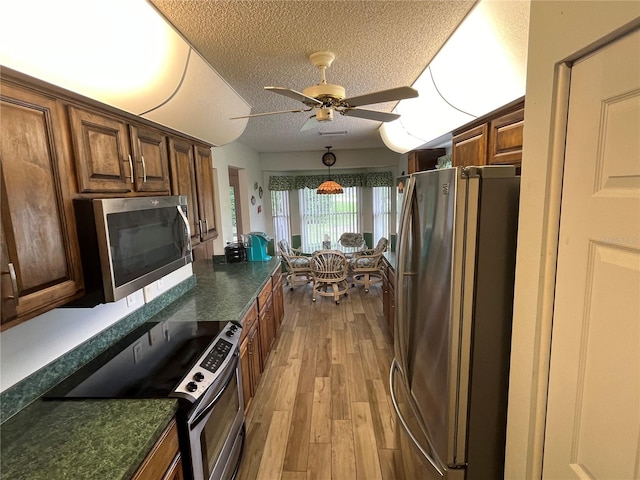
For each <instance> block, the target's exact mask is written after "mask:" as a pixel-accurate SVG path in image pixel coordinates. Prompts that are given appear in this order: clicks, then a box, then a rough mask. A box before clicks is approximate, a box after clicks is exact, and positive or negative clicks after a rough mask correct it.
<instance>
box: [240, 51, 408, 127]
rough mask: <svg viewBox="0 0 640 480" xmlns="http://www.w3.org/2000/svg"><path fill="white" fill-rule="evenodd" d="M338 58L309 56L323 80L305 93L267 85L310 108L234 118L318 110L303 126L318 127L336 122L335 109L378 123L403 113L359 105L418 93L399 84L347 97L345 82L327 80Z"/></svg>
mask: <svg viewBox="0 0 640 480" xmlns="http://www.w3.org/2000/svg"><path fill="white" fill-rule="evenodd" d="M335 58H336V56H335V55H334V54H333V53H332V52H316V53H312V54H311V55H310V56H309V60H310V61H311V63H312V64H313V65H315V66H316V67H318V69H319V70H320V83H319V84H317V85H312V86H310V87H307V88H305V89H304V90H303V91H302V93H301V92H298V91H296V90H292V89H290V88H285V87H264V88H265V90H269V91H271V92H274V93H277V94H279V95H283V96H285V97H289V98H293V99H294V100H298V101H300V102H302V103H303V104H304V105H305V106H306V107H308V108H307V109H305V110H284V111H277V112H265V113H254V114H252V115H246V116H243V117H234V118H236V119H237V118H250V117H260V116H264V115H275V114H280V113H299V112H308V111H311V110H314V109H315V114H314V115H312V116H311V117H310V120H311V121H307V122H306V123H305V124H304V125H303V126H302V128H301V129H300V130H302V131H304V130H308V129H310V128H314V127H316V126H317V124H318V122H330V121H332V120H333V118H334V114H335V112H338V113H339V114H340V115H346V116H350V117H358V118H364V119H366V120H373V121H376V122H392V121H394V120H397V119H398V118H399V117H400V115H398V114H395V113H387V112H383V111H379V110H367V109H361V108H357V107H360V106H362V105H372V104H376V103H386V102H395V101H398V100H405V99H408V98H415V97H417V96H418V92H417V91H416V90H414V89H413V88H411V87H397V88H391V89H389V90H381V91H379V92H372V93H368V94H364V95H358V96H356V97H351V98H346V91H345V89H344V87H343V86H341V85H334V84H331V83H327V79H326V76H325V73H326V69H327V68H329V67H330V66H331V64H332V63H333V61H334V60H335Z"/></svg>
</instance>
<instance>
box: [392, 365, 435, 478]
mask: <svg viewBox="0 0 640 480" xmlns="http://www.w3.org/2000/svg"><path fill="white" fill-rule="evenodd" d="M399 369H400V366H399V365H398V362H397V361H396V359H395V358H394V359H393V361H392V362H391V369H390V371H389V392H390V393H391V402H392V403H393V408H394V410H395V411H396V415H397V416H398V419H399V420H400V423H401V424H402V428H404V431H405V432H407V435H408V436H409V438H410V439H411V441H412V442H413V443H414V445H415V446H416V448H417V449H418V450H419V451H420V453H421V454H422V456H424V458H426V459H427V461H428V462H429V463H430V464H431V466H433V468H435V470H436V471H437V472H438V473H439V474H440V475H441V476H443V477H444V474H445V468H444V465H443V463H442V461H441V460H440V458H438V455H437V454H436V452H435V449H434V448H433V445H432V444H431V440H430V439H429V438H428V437H427V435H426V434H425V437H426V439H427V443H428V444H429V449H430V450H431V451H432V452H433V456H432V455H431V454H429V453H428V452H426V451H425V449H424V448H423V447H422V445H420V443H419V442H418V440H417V439H416V437H415V435H414V434H413V432H412V431H411V429H410V428H409V425H408V424H407V421H406V420H405V419H404V417H403V416H402V412H401V411H400V407H399V406H398V400H397V399H396V393H395V390H394V388H393V381H394V378H395V372H396V370H399ZM412 409H413V407H412ZM434 457H435V458H434Z"/></svg>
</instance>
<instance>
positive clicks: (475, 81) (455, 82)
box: [379, 0, 530, 153]
mask: <svg viewBox="0 0 640 480" xmlns="http://www.w3.org/2000/svg"><path fill="white" fill-rule="evenodd" d="M529 7H530V2H529V1H528V0H527V1H524V0H516V1H509V2H505V1H499V0H497V1H496V0H481V1H480V2H479V3H478V4H477V5H476V6H475V7H474V8H473V10H472V11H471V12H470V13H469V15H468V16H467V17H466V18H465V20H464V21H463V22H462V23H461V24H460V26H459V27H458V28H457V29H456V31H455V32H454V33H453V35H452V36H451V38H449V40H448V41H447V42H446V43H445V45H444V46H443V47H442V49H441V50H440V51H439V52H438V54H437V55H436V56H435V57H434V58H433V60H432V61H431V63H430V64H429V65H428V67H427V68H426V69H425V70H424V72H422V74H421V75H420V77H419V78H418V79H417V80H416V82H415V83H414V84H413V88H415V89H416V90H418V92H419V94H420V95H419V97H417V98H412V99H408V100H402V101H400V102H398V104H397V105H396V108H395V109H394V110H393V111H394V112H395V113H399V114H400V115H401V117H400V118H399V119H398V120H396V121H394V122H390V123H385V124H383V125H382V126H381V127H380V129H379V131H380V135H381V137H382V139H383V141H384V142H385V144H386V145H387V147H389V148H390V149H392V150H394V151H396V152H399V153H405V152H407V151H409V150H413V149H415V148H418V147H420V146H421V145H423V144H425V143H428V142H430V141H432V140H434V139H436V138H438V137H440V136H442V135H444V134H446V133H448V132H451V131H452V130H454V129H456V128H458V127H460V126H462V125H464V124H465V123H468V122H470V121H472V120H473V119H474V118H476V117H480V116H482V115H485V114H486V113H489V112H490V111H492V110H495V109H496V108H499V107H501V106H502V105H505V104H507V103H509V102H510V101H512V100H515V99H517V98H519V97H521V96H523V95H524V93H525V80H526V66H527V47H528V46H527V42H528V33H529Z"/></svg>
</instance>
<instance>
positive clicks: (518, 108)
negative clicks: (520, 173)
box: [452, 98, 524, 167]
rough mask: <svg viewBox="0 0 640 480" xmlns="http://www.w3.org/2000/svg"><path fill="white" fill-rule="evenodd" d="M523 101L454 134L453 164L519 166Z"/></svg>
mask: <svg viewBox="0 0 640 480" xmlns="http://www.w3.org/2000/svg"><path fill="white" fill-rule="evenodd" d="M523 130H524V98H521V99H518V100H516V101H514V102H511V103H509V104H508V105H505V106H504V107H502V108H499V109H497V110H495V111H493V112H491V113H489V114H487V115H485V116H483V117H481V118H478V119H476V120H474V121H473V122H470V123H468V124H466V125H464V126H462V127H460V128H459V129H456V130H454V131H453V140H452V156H453V159H452V164H453V166H454V167H468V166H471V165H499V164H503V165H516V166H520V164H521V163H522V134H523Z"/></svg>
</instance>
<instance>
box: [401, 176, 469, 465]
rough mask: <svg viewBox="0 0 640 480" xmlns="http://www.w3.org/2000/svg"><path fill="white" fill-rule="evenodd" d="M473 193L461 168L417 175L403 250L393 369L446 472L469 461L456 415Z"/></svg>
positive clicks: (427, 449) (413, 179) (407, 207)
mask: <svg viewBox="0 0 640 480" xmlns="http://www.w3.org/2000/svg"><path fill="white" fill-rule="evenodd" d="M466 188H467V183H466V179H465V178H463V177H462V176H461V170H460V169H457V168H451V169H443V170H437V171H432V172H425V173H421V174H416V175H412V176H411V178H410V180H409V183H408V188H407V191H406V193H405V195H406V198H405V205H404V208H403V214H402V222H401V230H400V235H399V245H398V246H399V251H398V261H397V285H396V295H397V298H396V308H397V319H396V330H395V335H396V336H395V344H394V353H395V357H396V362H395V364H394V367H393V368H395V369H396V370H397V372H396V375H399V377H400V379H401V380H400V382H404V383H405V385H404V387H405V388H406V390H407V392H408V396H409V398H410V401H409V403H410V406H411V408H412V409H413V410H414V411H415V417H416V423H418V424H420V425H421V429H422V433H415V435H414V436H415V437H421V436H422V437H424V438H425V439H426V442H422V443H423V445H422V446H421V448H422V450H424V451H425V452H427V453H429V455H430V456H431V457H432V458H431V459H432V460H433V462H432V463H433V464H434V466H435V467H437V468H442V469H445V468H447V466H452V467H454V468H455V467H456V466H457V465H458V463H460V464H461V465H464V459H463V458H462V459H461V458H457V457H459V456H463V453H464V440H463V439H462V440H460V437H459V433H460V432H461V430H462V433H463V434H462V437H464V428H463V427H464V426H461V425H458V415H457V411H458V402H459V400H460V398H461V397H462V398H464V397H465V393H466V392H464V391H462V392H461V391H460V390H459V388H458V387H459V385H460V383H459V380H460V379H459V376H460V366H459V363H460V361H459V360H460V358H459V357H460V342H461V332H460V318H459V316H460V304H461V302H462V299H461V295H462V293H461V288H460V285H461V277H462V262H461V259H462V257H463V248H464V244H465V242H464V241H463V238H457V237H463V234H462V232H463V231H464V217H465V208H466V205H465V200H466V198H465V194H466ZM454 287H455V288H454ZM393 373H394V372H392V374H393ZM392 383H394V382H392ZM395 383H396V384H397V383H398V381H397V380H396V381H395ZM462 384H463V385H464V382H462ZM392 388H394V387H393V385H392ZM395 388H396V391H395V393H396V396H397V397H400V396H401V394H402V392H401V391H399V388H398V387H397V386H396V387H395ZM460 427H462V428H460Z"/></svg>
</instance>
